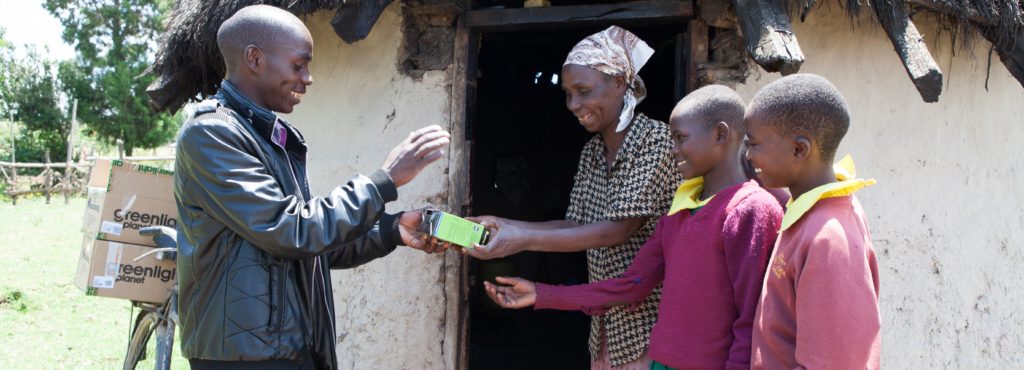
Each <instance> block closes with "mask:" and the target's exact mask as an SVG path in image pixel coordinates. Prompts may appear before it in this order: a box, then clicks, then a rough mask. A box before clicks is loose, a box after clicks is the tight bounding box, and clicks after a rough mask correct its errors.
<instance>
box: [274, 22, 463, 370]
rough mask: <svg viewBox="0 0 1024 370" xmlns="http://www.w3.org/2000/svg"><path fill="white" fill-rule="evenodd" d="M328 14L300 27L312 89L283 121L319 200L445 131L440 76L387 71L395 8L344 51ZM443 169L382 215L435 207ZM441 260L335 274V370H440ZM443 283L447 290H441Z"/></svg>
mask: <svg viewBox="0 0 1024 370" xmlns="http://www.w3.org/2000/svg"><path fill="white" fill-rule="evenodd" d="M331 16H332V14H331V13H323V12H322V13H318V14H315V15H314V16H312V17H309V18H308V19H306V20H305V21H306V24H307V26H308V27H309V29H310V31H311V33H312V34H313V38H314V60H313V63H312V65H311V70H312V74H313V81H314V82H313V85H312V86H310V88H309V90H308V92H307V94H306V96H305V98H304V99H303V102H302V104H300V105H298V106H297V107H296V110H295V112H294V113H293V114H291V115H290V116H289V117H288V120H289V122H292V123H294V124H295V125H296V126H298V127H299V129H300V130H302V132H303V134H304V135H305V137H306V140H307V142H308V143H309V146H310V166H309V174H310V179H311V182H312V188H313V189H312V190H313V192H314V194H325V193H327V192H328V191H330V189H331V188H333V187H334V186H337V185H339V184H341V183H344V182H345V181H346V180H347V179H349V178H350V177H352V176H353V175H355V174H357V173H363V174H365V173H369V172H372V171H373V170H375V169H376V168H379V167H380V166H381V165H382V164H383V162H384V159H385V157H386V156H387V154H388V152H389V151H390V149H391V148H392V147H393V146H394V145H396V144H398V143H399V142H400V141H401V140H403V139H404V138H405V137H406V135H408V134H409V132H410V131H412V130H415V129H417V128H419V127H423V126H426V125H430V124H440V125H442V126H447V125H448V123H449V118H448V115H449V113H448V109H449V104H450V99H449V96H450V90H451V87H450V86H449V85H448V77H447V74H446V72H444V71H439V72H427V73H426V74H425V75H424V76H423V79H422V81H413V80H412V79H411V78H408V77H405V76H403V75H402V74H400V73H399V72H398V70H397V60H398V51H399V48H400V45H401V42H402V32H401V4H399V3H398V2H396V3H395V4H392V5H391V6H390V7H389V8H388V9H387V10H386V11H385V12H384V14H383V15H381V17H380V20H379V21H378V22H377V24H376V25H375V26H374V28H373V32H371V33H370V35H369V37H368V38H367V39H365V40H363V41H360V42H357V43H355V44H352V45H347V44H345V43H344V42H343V41H342V40H341V39H340V38H339V37H338V36H336V35H335V34H334V31H333V30H332V29H331V27H330V19H331ZM446 167H447V163H446V161H445V160H441V161H439V162H437V163H435V164H433V165H431V167H429V168H428V169H426V170H425V171H424V172H423V173H421V174H420V175H419V177H418V178H417V179H416V180H414V181H413V182H412V183H410V184H408V185H406V186H405V187H402V188H400V189H399V200H398V201H397V202H395V203H393V204H391V205H390V206H389V207H388V210H389V211H391V212H394V211H399V210H405V209H410V208H419V207H422V206H425V205H427V204H432V205H434V206H437V207H440V208H443V207H444V205H445V204H446V203H445V202H446V200H447V196H446V193H447V186H448V183H447V176H445V175H444V171H445V169H446ZM445 273H446V270H445V264H444V257H442V256H440V255H430V256H428V255H425V254H424V253H422V252H419V251H415V250H411V249H409V248H406V247H399V250H397V251H395V252H394V253H392V254H391V255H389V256H387V257H385V258H383V259H380V260H376V261H373V262H371V263H369V264H367V265H364V266H361V267H358V268H356V269H353V270H345V271H335V273H334V297H335V305H336V307H337V320H338V355H339V365H340V367H341V369H359V370H362V369H441V368H449V365H448V363H450V362H451V360H450V353H445V351H442V348H450V342H449V343H448V345H449V347H446V346H445V342H444V340H445V335H444V332H445V331H444V330H445V325H444V323H445V308H446V300H445V295H444V293H445V290H444V286H443V285H442V282H443V280H444V279H445V278H446V274H445ZM451 284H454V282H453V283H451Z"/></svg>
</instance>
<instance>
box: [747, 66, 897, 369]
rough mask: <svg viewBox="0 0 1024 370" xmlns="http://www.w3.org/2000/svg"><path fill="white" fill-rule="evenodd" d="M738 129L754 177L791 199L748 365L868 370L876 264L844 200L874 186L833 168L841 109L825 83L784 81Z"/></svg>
mask: <svg viewBox="0 0 1024 370" xmlns="http://www.w3.org/2000/svg"><path fill="white" fill-rule="evenodd" d="M745 122H746V125H747V135H748V137H749V139H750V142H749V144H750V145H749V149H748V151H747V153H748V154H747V156H748V158H749V159H750V162H751V164H753V166H754V168H755V171H756V172H757V173H758V176H759V177H760V178H761V180H762V181H763V182H764V185H765V186H766V187H772V188H775V187H780V188H789V191H790V193H791V194H792V196H793V199H795V200H794V201H792V202H791V203H790V205H789V207H788V208H787V210H786V214H785V217H784V218H783V220H782V227H781V231H780V235H779V241H778V244H776V246H775V251H774V252H773V254H772V259H771V265H770V267H769V270H768V274H767V275H766V276H765V279H764V288H763V291H762V292H761V298H760V304H759V306H758V309H757V316H756V317H755V319H754V336H753V358H752V359H751V364H752V365H753V368H755V369H822V368H828V369H877V368H878V367H879V361H878V358H879V351H880V343H881V335H880V334H881V318H880V317H879V313H878V265H877V263H876V261H875V251H874V249H872V247H871V236H870V233H869V231H868V225H867V222H866V221H865V217H864V211H863V210H862V209H861V206H860V203H859V202H858V201H857V198H856V197H854V196H853V192H855V191H857V190H859V189H861V188H863V187H865V186H867V185H871V184H873V183H874V180H860V179H853V176H854V173H853V172H854V171H853V163H852V162H853V161H852V160H850V159H849V158H846V159H844V160H843V161H841V162H840V164H841V165H843V166H839V168H837V169H834V167H833V165H832V160H833V158H834V156H835V152H836V149H837V147H838V146H839V142H840V141H841V140H842V138H843V136H844V135H845V134H846V131H847V129H848V127H849V125H850V116H849V113H848V111H847V108H846V102H845V101H844V100H843V97H842V95H841V94H840V93H839V91H838V90H836V88H835V86H832V84H831V83H829V82H828V81H827V80H825V79H824V78H821V77H818V76H815V75H806V74H797V75H790V76H787V77H783V78H781V79H779V80H778V81H775V82H772V83H770V84H768V85H767V86H765V87H764V88H763V89H761V91H759V92H758V93H757V95H756V96H754V99H753V100H752V101H751V102H750V106H749V107H748V110H747V115H746V119H745ZM837 178H838V180H840V181H837Z"/></svg>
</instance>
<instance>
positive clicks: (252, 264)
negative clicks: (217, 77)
mask: <svg viewBox="0 0 1024 370" xmlns="http://www.w3.org/2000/svg"><path fill="white" fill-rule="evenodd" d="M282 139H283V140H282ZM305 156H306V144H305V142H304V140H303V139H302V136H301V134H299V132H298V131H297V130H296V129H294V128H293V127H291V126H290V125H289V124H287V123H285V122H284V121H283V120H280V119H279V118H277V116H276V115H275V114H274V113H272V112H270V111H268V110H265V109H262V108H260V107H258V106H256V105H255V104H253V103H252V102H251V101H250V100H249V99H248V98H246V97H245V96H244V95H242V94H241V93H239V92H238V91H237V90H236V89H235V88H234V87H233V86H231V84H230V83H228V82H227V81H224V82H223V84H222V87H221V90H220V91H219V92H218V94H217V95H216V96H215V98H214V99H211V100H207V101H204V102H203V103H201V104H200V107H199V109H198V111H197V112H196V114H195V116H194V117H193V118H192V119H189V120H188V121H187V122H186V123H185V124H184V125H183V127H182V129H181V132H180V133H179V137H178V148H177V161H176V164H175V173H174V195H175V198H176V200H177V204H178V212H179V216H180V222H179V223H178V233H179V238H178V250H179V252H178V284H179V286H180V293H179V299H178V312H179V316H180V324H181V342H182V343H181V346H182V354H183V355H184V356H185V358H188V359H196V360H218V361H261V360H281V359H288V360H301V359H303V358H307V352H306V351H312V353H313V358H314V359H315V362H316V367H317V368H318V369H335V368H337V358H336V353H335V343H336V338H337V335H336V334H335V322H334V319H335V316H334V315H335V314H334V301H333V298H332V294H331V292H332V290H331V279H330V270H329V268H349V267H355V266H358V265H361V264H363V263H366V262H369V261H370V260H373V259H375V258H379V257H382V256H385V255H387V254H388V253H391V251H392V250H394V249H395V246H396V245H397V244H398V243H399V242H400V240H401V239H400V237H399V236H398V231H397V219H398V215H389V214H386V213H384V205H385V203H387V202H389V201H392V200H394V199H396V198H397V196H398V194H397V190H396V188H395V185H394V183H393V182H392V181H391V178H390V177H389V176H388V175H387V174H386V173H385V172H384V171H381V170H378V171H377V172H374V173H373V174H371V175H370V176H361V175H360V176H356V177H355V178H353V179H351V180H349V182H348V183H347V184H345V185H343V186H339V187H336V188H334V190H332V191H331V193H330V194H329V195H328V196H326V197H317V198H314V197H311V196H310V194H309V185H308V181H307V177H306V169H305V167H306V161H305Z"/></svg>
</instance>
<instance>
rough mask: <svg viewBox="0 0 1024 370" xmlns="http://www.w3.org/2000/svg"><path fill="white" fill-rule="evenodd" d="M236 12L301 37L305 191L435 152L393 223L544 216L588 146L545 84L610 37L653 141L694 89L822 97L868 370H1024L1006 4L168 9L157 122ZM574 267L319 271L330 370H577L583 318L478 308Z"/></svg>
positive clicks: (189, 91) (1021, 73) (1020, 231)
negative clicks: (835, 134)
mask: <svg viewBox="0 0 1024 370" xmlns="http://www.w3.org/2000/svg"><path fill="white" fill-rule="evenodd" d="M252 3H267V4H271V5H276V6H280V7H282V8H285V9H288V10H290V11H292V12H294V13H296V14H298V15H300V16H301V17H302V18H303V19H304V21H305V22H306V24H307V26H308V27H309V29H310V31H311V32H312V34H313V37H314V41H315V44H316V46H315V60H314V62H313V64H312V73H313V76H314V80H315V83H314V84H313V85H312V86H311V87H310V89H309V93H308V94H307V95H306V98H305V100H304V101H303V103H302V104H301V105H299V106H298V107H297V108H296V111H295V112H294V113H293V114H291V115H290V116H289V117H288V118H289V120H290V121H291V122H293V123H295V124H296V125H297V126H298V127H299V128H300V129H301V130H303V132H304V133H305V136H306V137H307V138H308V140H309V142H310V145H311V148H312V151H311V154H310V156H311V157H310V167H309V169H310V175H311V181H312V183H313V188H314V191H318V192H325V191H327V190H328V189H330V188H331V187H332V186H333V185H335V184H337V183H339V182H341V181H344V180H345V179H347V178H348V177H349V176H351V175H353V174H355V173H357V172H363V173H365V172H369V171H371V170H373V169H374V168H375V167H376V166H379V165H380V163H382V162H383V160H384V157H385V155H386V154H387V153H386V151H387V149H388V148H390V146H391V145H393V143H396V142H398V141H399V140H400V139H401V138H402V137H404V135H405V134H406V133H407V132H408V131H409V130H411V129H414V128H416V127H420V126H423V125H425V124H432V123H437V124H442V125H444V126H446V127H448V129H449V130H450V131H451V132H452V133H453V143H452V146H451V148H450V150H449V151H448V158H447V161H442V163H441V164H440V165H436V166H433V167H431V168H430V169H428V170H427V171H426V172H425V173H423V174H422V175H421V176H420V177H419V178H418V179H417V180H415V181H414V182H413V183H411V184H410V185H408V186H406V187H404V188H402V189H401V190H400V201H399V202H398V203H397V204H395V205H393V207H394V209H392V210H395V209H400V208H409V207H420V206H424V205H433V206H436V207H440V208H443V209H446V210H448V211H451V212H454V213H457V214H484V213H488V214H498V215H503V216H509V217H515V218H520V219H532V220H541V219H553V218H559V217H561V216H562V214H564V211H565V207H566V205H567V202H568V190H569V188H570V187H571V185H572V184H571V183H572V176H573V173H574V171H575V163H576V159H577V157H578V155H579V151H580V149H581V148H582V144H583V142H584V141H585V140H586V139H587V134H586V133H585V132H583V130H582V129H581V128H579V127H578V125H577V124H576V123H575V120H574V119H573V117H571V115H570V114H569V113H568V112H567V111H566V110H565V108H564V103H563V99H564V98H563V94H562V92H561V90H560V89H559V87H558V73H559V71H560V67H561V62H562V58H564V56H565V54H566V53H567V52H568V50H569V49H570V48H571V47H572V45H573V44H574V43H575V42H576V41H578V40H579V39H580V38H582V37H584V36H585V35H587V34H589V33H592V32H594V31H596V30H599V29H601V28H604V27H606V26H608V25H611V24H616V25H620V26H623V27H626V28H628V29H630V30H632V31H634V32H635V33H637V34H638V35H640V36H641V37H642V38H644V39H645V40H646V41H647V42H648V43H649V44H651V46H652V47H654V49H655V50H656V53H655V57H654V58H653V59H652V61H651V62H650V63H649V64H648V65H647V67H645V68H644V70H643V71H641V73H640V74H641V76H643V78H644V79H645V80H646V81H648V89H649V91H650V94H649V98H648V99H647V100H646V101H645V102H644V103H642V104H641V105H640V106H639V109H640V110H641V111H643V112H645V113H646V114H648V115H649V116H651V117H654V118H657V119H661V120H665V119H666V118H667V116H668V114H669V112H670V110H671V107H672V105H673V103H674V102H675V101H677V100H678V99H679V98H681V97H682V96H684V95H685V94H686V92H687V91H690V90H692V89H694V88H696V87H698V86H701V85H703V84H708V83H724V84H728V85H731V86H733V87H735V88H736V89H737V91H739V92H740V93H741V95H743V96H744V97H746V98H748V99H749V98H750V97H752V96H753V94H754V93H755V92H756V91H757V89H758V88H759V87H761V86H763V85H764V84H766V83H768V82H770V81H772V80H774V79H776V78H778V77H779V76H780V75H781V74H788V73H793V72H796V71H800V72H810V73H816V74H819V75H822V76H825V77H826V78H828V79H830V80H831V81H832V82H833V83H835V84H836V85H837V86H838V87H839V89H840V90H841V91H843V93H844V94H845V95H846V97H847V99H848V102H849V104H850V107H851V110H852V114H853V124H852V125H851V130H850V132H849V134H848V135H847V139H846V140H845V141H844V144H843V145H842V147H841V148H840V152H849V153H852V154H853V156H854V157H855V158H856V159H857V164H858V169H859V171H860V173H861V175H863V176H867V177H874V178H876V179H877V180H878V182H879V184H878V185H876V186H874V187H872V188H869V189H867V190H865V191H863V192H862V193H861V194H858V196H859V197H860V198H861V201H862V203H863V204H864V206H865V209H866V210H867V212H868V214H869V216H870V220H869V222H870V224H871V225H870V226H871V228H872V233H873V239H874V243H875V248H876V250H877V252H878V254H879V265H880V271H881V274H882V276H881V281H882V293H881V307H882V318H883V339H882V340H883V355H882V361H883V364H884V366H886V367H891V368H938V367H941V368H1009V367H1013V366H1014V365H1015V364H1020V363H1024V334H1022V331H1021V328H1022V327H1024V316H1022V315H1021V314H1020V313H1019V312H1017V309H1016V308H1017V307H1020V306H1022V305H1024V292H1022V291H1021V288H1020V283H1019V281H1022V280H1024V272H1022V271H1024V270H1022V269H1021V268H1019V266H1020V265H1021V264H1024V252H1022V249H1021V246H1024V213H1022V212H1021V209H1022V208H1024V187H1021V186H1020V185H1019V184H1021V183H1024V170H1022V169H1024V149H1022V148H1024V146H1021V145H1020V142H1021V141H1022V140H1024V125H1022V123H1024V118H1022V117H1024V89H1022V84H1024V20H1022V18H1024V13H1022V11H1021V3H1020V2H1019V1H1017V0H1009V1H1006V0H1003V1H984V0H868V1H857V0H850V1H843V2H838V1H814V0H805V1H784V0H778V1H752V0H733V1H725V0H697V1H692V0H650V1H632V2H617V1H615V2H612V1H582V0H550V1H536V0H530V1H526V2H525V4H524V2H522V1H506V0H404V1H395V2H392V1H390V0H348V1H341V0H335V1H330V0H322V1H291V0H290V1H237V0H236V1H197V0H182V1H180V2H179V3H178V4H177V6H176V7H175V9H174V12H173V14H172V15H171V16H170V17H169V21H168V31H167V33H166V34H165V35H164V39H163V40H162V42H161V48H160V52H159V54H158V57H157V59H156V61H155V63H154V65H153V68H152V69H151V73H153V74H155V75H157V76H158V77H159V79H158V80H157V82H156V83H154V85H153V86H151V88H150V92H151V97H152V102H153V105H154V107H157V108H158V109H165V110H172V111H173V110H177V109H179V108H180V107H181V106H182V105H183V104H184V103H185V102H187V101H188V100H190V99H196V98H200V97H202V96H204V95H206V94H210V93H212V92H213V91H215V89H216V87H217V85H218V83H219V81H220V79H221V78H222V76H223V71H224V68H223V65H222V63H221V61H220V55H219V53H218V52H217V50H216V44H215V42H214V39H215V37H214V35H215V33H216V29H217V27H218V26H219V24H220V22H221V21H223V20H224V19H226V18H227V17H228V16H230V15H231V14H232V13H233V12H234V11H235V10H237V9H239V8H241V7H243V6H245V5H249V4H252ZM533 5H539V6H537V7H534V6H533ZM581 268H582V269H583V270H582V271H583V275H582V276H583V279H585V276H586V275H585V268H586V267H585V264H584V261H583V259H582V258H581V256H579V255H571V254H564V255H547V254H522V255H519V256H516V257H512V258H509V259H506V260H503V261H491V262H479V261H471V260H467V259H464V258H462V257H461V256H459V255H457V254H454V253H449V254H447V255H443V256H440V255H434V256H425V255H423V254H421V253H418V252H414V251H409V250H399V251H396V252H395V253H394V254H393V255H391V256H389V257H387V258H384V259H382V260H379V261H376V262H374V263H371V264H368V265H365V266H362V267H360V268H357V269H354V270H346V271H337V272H335V275H334V277H335V279H336V281H335V284H334V286H335V299H336V302H335V304H336V307H337V314H338V317H337V320H338V326H339V328H338V338H337V341H338V351H339V360H340V365H341V367H342V368H346V369H502V368H514V369H520V368H540V367H539V365H538V364H555V363H557V364H559V365H561V366H562V367H565V368H586V365H585V364H586V363H587V361H588V360H587V356H588V354H587V350H586V339H585V338H586V336H587V332H586V330H588V325H587V324H586V322H587V321H586V320H587V318H586V317H585V316H583V315H582V314H575V313H550V312H532V311H530V310H523V311H501V310H497V309H495V308H494V307H493V306H491V305H489V304H488V302H486V300H485V298H484V297H483V296H482V295H481V293H480V287H481V284H480V281H481V280H482V279H486V278H488V277H490V276H493V275H495V274H517V275H523V276H528V277H534V278H536V279H541V280H542V281H543V280H545V279H547V280H549V281H559V282H567V281H574V280H573V279H576V280H578V279H579V276H581V275H580V274H581ZM523 354H529V355H523Z"/></svg>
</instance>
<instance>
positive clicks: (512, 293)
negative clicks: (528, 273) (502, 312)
mask: <svg viewBox="0 0 1024 370" xmlns="http://www.w3.org/2000/svg"><path fill="white" fill-rule="evenodd" d="M495 281H497V282H498V283H499V284H504V285H509V286H500V285H496V284H491V282H489V281H484V290H486V291H487V295H488V296H490V297H491V300H493V301H494V303H497V304H498V305H499V306H501V307H504V308H524V307H530V306H533V305H534V304H535V303H537V284H534V283H533V282H532V281H529V280H526V279H523V278H517V277H512V278H509V277H502V276H498V277H497V278H495Z"/></svg>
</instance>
